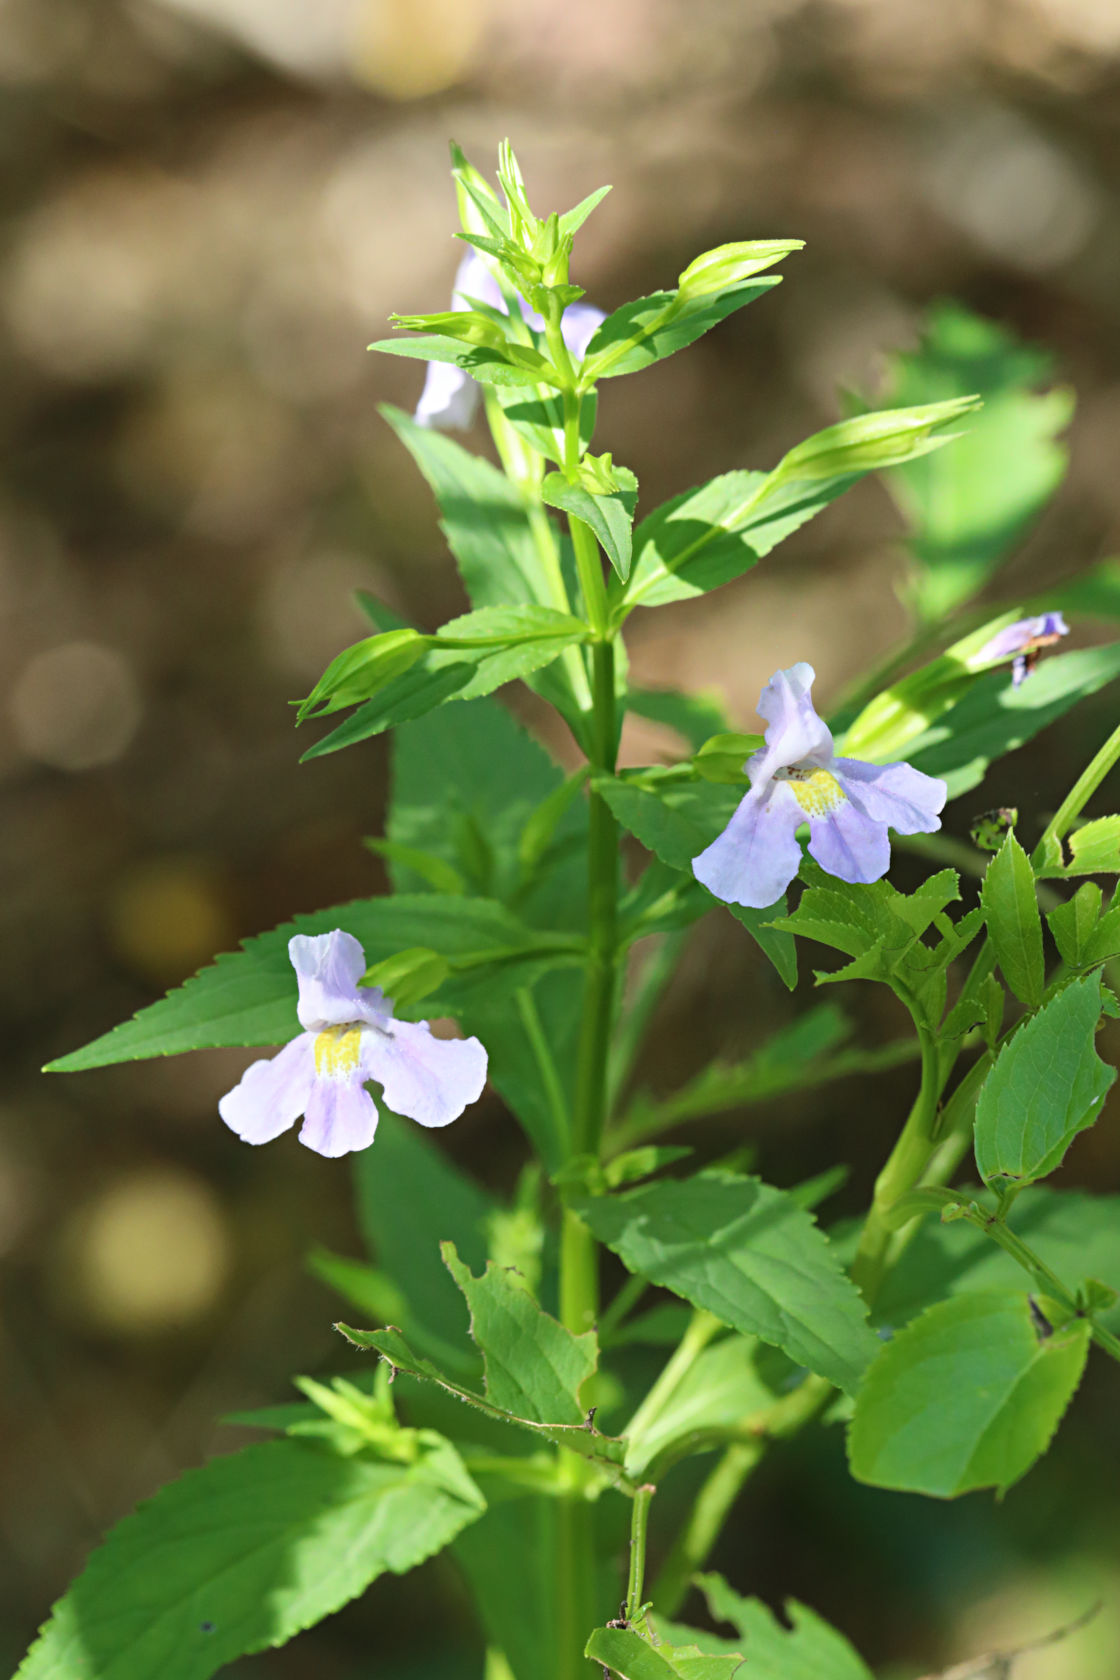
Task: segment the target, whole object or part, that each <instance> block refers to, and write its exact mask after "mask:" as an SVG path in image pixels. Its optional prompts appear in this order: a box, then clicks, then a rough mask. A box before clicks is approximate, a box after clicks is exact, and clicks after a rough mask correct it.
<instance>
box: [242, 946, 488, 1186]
mask: <svg viewBox="0 0 1120 1680" xmlns="http://www.w3.org/2000/svg"><path fill="white" fill-rule="evenodd" d="M288 955H289V957H290V958H291V962H292V967H293V968H294V969H295V971H296V978H297V980H298V982H299V1002H298V1004H297V1006H296V1012H297V1014H298V1016H299V1021H300V1025H301V1026H302V1027H303V1029H304V1030H303V1032H301V1033H300V1035H299V1037H298V1038H293V1039H292V1040H291V1042H290V1043H289V1044H286V1045H285V1046H284V1048H283V1049H282V1050H281V1051H280V1052H279V1054H277V1055H275V1056H273V1057H271V1059H267V1060H264V1061H259V1062H254V1063H253V1064H252V1066H251V1067H249V1068H248V1069H247V1070H246V1072H245V1074H244V1076H243V1078H242V1080H241V1083H240V1084H239V1085H235V1086H234V1088H233V1090H232V1091H229V1092H227V1093H226V1095H225V1096H224V1097H223V1098H222V1100H221V1102H220V1103H219V1104H218V1112H219V1113H220V1115H221V1117H222V1119H223V1120H224V1121H225V1123H226V1125H227V1126H229V1127H230V1128H231V1129H232V1130H233V1131H235V1132H236V1133H237V1135H238V1137H240V1138H243V1139H244V1141H245V1142H246V1143H268V1142H269V1141H270V1140H271V1139H272V1138H274V1137H279V1135H280V1133H281V1132H286V1131H287V1130H288V1127H289V1126H292V1125H294V1124H295V1122H296V1121H297V1120H298V1119H299V1117H300V1115H301V1114H302V1115H303V1116H304V1122H303V1126H302V1127H301V1129H300V1134H299V1140H300V1142H301V1143H305V1144H306V1145H307V1146H308V1148H309V1149H314V1150H315V1151H316V1152H317V1153H318V1154H320V1155H345V1154H347V1153H348V1152H349V1151H350V1150H352V1149H366V1148H368V1146H369V1145H370V1144H371V1143H372V1142H373V1134H374V1132H375V1131H376V1129H377V1108H376V1106H375V1104H374V1101H373V1098H372V1097H371V1096H370V1094H369V1092H368V1091H367V1090H366V1088H365V1087H366V1081H367V1080H368V1079H373V1080H376V1082H377V1084H379V1085H380V1086H381V1088H382V1093H383V1097H384V1101H385V1106H386V1107H387V1108H391V1109H392V1110H393V1112H394V1113H396V1114H407V1115H408V1116H409V1118H410V1119H412V1120H418V1121H419V1122H420V1124H421V1125H422V1126H446V1125H448V1124H449V1122H450V1121H452V1120H457V1119H458V1117H459V1115H460V1114H462V1112H463V1110H464V1108H466V1106H467V1104H468V1103H472V1102H475V1101H476V1100H477V1098H478V1097H479V1096H480V1095H481V1092H482V1087H483V1085H484V1084H485V1082H486V1051H485V1050H484V1049H483V1047H482V1045H481V1044H480V1043H479V1041H478V1039H477V1038H467V1039H440V1038H433V1037H432V1034H431V1029H430V1028H429V1026H428V1023H427V1021H417V1022H412V1021H396V1020H394V1019H393V1005H392V1002H391V1000H390V999H389V998H387V997H386V996H385V995H384V993H383V992H381V991H380V990H378V989H377V988H376V987H373V986H369V987H359V985H358V981H359V980H360V979H361V977H362V975H363V974H364V973H365V970H366V959H365V953H364V951H363V950H362V947H361V945H360V944H359V943H358V941H357V940H356V939H355V938H354V937H353V935H352V934H349V933H343V932H342V930H341V929H339V928H336V929H335V930H334V932H333V933H321V934H317V935H315V936H313V937H312V936H308V935H306V934H297V935H296V936H295V938H294V939H290V940H289V941H288Z"/></svg>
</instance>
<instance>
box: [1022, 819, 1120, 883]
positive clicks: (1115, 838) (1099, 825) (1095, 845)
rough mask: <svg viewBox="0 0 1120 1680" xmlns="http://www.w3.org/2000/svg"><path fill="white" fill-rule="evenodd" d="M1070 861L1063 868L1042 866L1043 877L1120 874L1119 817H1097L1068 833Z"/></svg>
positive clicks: (1067, 845) (1067, 842) (1067, 841)
mask: <svg viewBox="0 0 1120 1680" xmlns="http://www.w3.org/2000/svg"><path fill="white" fill-rule="evenodd" d="M1065 844H1066V847H1067V849H1068V852H1069V861H1068V862H1067V863H1066V864H1065V866H1064V867H1063V868H1060V869H1051V868H1046V869H1041V870H1039V874H1040V875H1041V876H1042V877H1043V878H1047V879H1048V878H1052V877H1055V876H1059V877H1062V878H1066V877H1068V876H1071V875H1116V874H1120V817H1097V818H1096V820H1095V821H1093V822H1088V823H1083V824H1082V826H1081V827H1080V828H1075V829H1074V830H1073V833H1072V834H1067V835H1066V838H1065Z"/></svg>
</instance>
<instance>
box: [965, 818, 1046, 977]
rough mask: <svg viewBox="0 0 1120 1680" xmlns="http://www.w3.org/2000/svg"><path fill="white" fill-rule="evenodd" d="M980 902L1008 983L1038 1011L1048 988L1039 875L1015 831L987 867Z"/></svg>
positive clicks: (1006, 839) (1007, 837)
mask: <svg viewBox="0 0 1120 1680" xmlns="http://www.w3.org/2000/svg"><path fill="white" fill-rule="evenodd" d="M980 902H981V904H982V905H983V907H984V919H985V920H986V922H987V924H988V932H989V934H990V935H991V940H992V944H993V946H994V947H995V953H996V957H997V959H998V961H999V966H1000V968H1001V969H1002V971H1003V978H1004V979H1005V980H1006V981H1007V984H1008V985H1009V986H1010V987H1011V990H1012V991H1013V992H1014V993H1015V996H1016V997H1017V998H1018V999H1019V1000H1020V1002H1022V1003H1025V1004H1027V1005H1028V1006H1029V1007H1030V1008H1031V1009H1036V1008H1037V1007H1038V1005H1039V1004H1040V1003H1041V1002H1042V988H1043V985H1044V983H1045V965H1044V963H1043V959H1042V917H1041V916H1040V915H1039V911H1038V895H1037V893H1036V892H1035V884H1034V870H1033V869H1032V868H1031V861H1030V858H1028V856H1027V854H1026V852H1025V851H1024V850H1023V848H1022V846H1020V844H1019V842H1018V840H1016V838H1015V834H1014V831H1012V832H1010V833H1009V834H1008V835H1007V836H1006V838H1005V840H1004V842H1003V845H1002V846H1001V847H1000V849H999V851H998V852H997V853H996V855H995V857H994V858H993V859H992V861H991V862H990V863H989V865H988V867H987V870H986V872H985V875H984V884H983V886H982V888H981V890H980Z"/></svg>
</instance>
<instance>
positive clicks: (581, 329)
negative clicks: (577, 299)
mask: <svg viewBox="0 0 1120 1680" xmlns="http://www.w3.org/2000/svg"><path fill="white" fill-rule="evenodd" d="M606 318H607V317H606V316H605V315H604V314H603V311H602V310H601V309H596V307H595V305H594V304H593V303H572V304H569V305H568V307H567V309H565V311H564V313H563V315H562V316H561V319H560V332H561V334H562V336H563V339H564V343H565V344H566V345H567V346H568V349H569V350H570V351H571V353H572V355H573V356H575V357H577V358H578V359H579V360H580V361H582V360H583V357H584V356H585V354H586V353H587V346H588V345H589V344H590V343H591V340H592V339H593V338H594V336H595V334H596V332H597V331H598V330H599V327H600V326H601V324H602V323H603V322H604V321H605V320H606Z"/></svg>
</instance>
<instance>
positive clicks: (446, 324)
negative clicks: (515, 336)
mask: <svg viewBox="0 0 1120 1680" xmlns="http://www.w3.org/2000/svg"><path fill="white" fill-rule="evenodd" d="M389 319H390V321H391V322H392V323H393V325H394V326H395V327H400V328H402V329H403V330H404V331H405V332H419V333H438V334H439V335H440V336H441V337H442V338H461V339H462V341H463V343H464V344H474V345H477V346H479V347H480V348H484V349H488V350H497V349H499V348H501V347H502V346H503V345H504V344H505V342H506V335H505V333H504V332H503V331H502V329H501V327H499V326H498V324H497V322H496V321H491V320H490V319H489V317H488V316H486V315H482V314H480V313H479V311H478V310H477V309H445V310H442V311H441V312H440V313H439V314H438V315H390V317H389Z"/></svg>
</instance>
